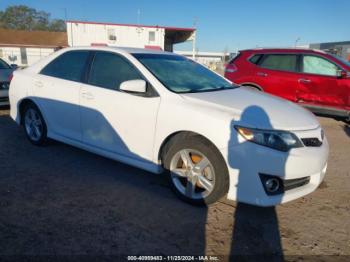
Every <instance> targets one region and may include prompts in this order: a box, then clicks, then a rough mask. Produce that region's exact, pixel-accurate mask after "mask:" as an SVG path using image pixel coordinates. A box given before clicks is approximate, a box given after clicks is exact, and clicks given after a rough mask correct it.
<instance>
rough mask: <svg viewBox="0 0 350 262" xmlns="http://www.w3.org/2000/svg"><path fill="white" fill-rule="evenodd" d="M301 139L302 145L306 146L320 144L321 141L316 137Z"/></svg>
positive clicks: (317, 145)
mask: <svg viewBox="0 0 350 262" xmlns="http://www.w3.org/2000/svg"><path fill="white" fill-rule="evenodd" d="M301 141H303V144H304V146H308V147H319V146H322V141H320V140H319V139H318V138H317V137H311V138H302V139H301Z"/></svg>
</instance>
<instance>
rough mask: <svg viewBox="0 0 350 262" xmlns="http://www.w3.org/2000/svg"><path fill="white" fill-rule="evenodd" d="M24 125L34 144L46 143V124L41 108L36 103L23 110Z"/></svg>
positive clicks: (28, 136)
mask: <svg viewBox="0 0 350 262" xmlns="http://www.w3.org/2000/svg"><path fill="white" fill-rule="evenodd" d="M23 127H24V131H25V133H26V136H27V138H28V140H29V141H30V142H31V143H32V144H34V145H43V144H45V142H46V140H47V128H46V124H45V121H44V118H43V117H42V115H41V113H40V110H39V109H38V107H37V106H35V105H34V104H28V105H27V106H26V107H25V108H24V110H23Z"/></svg>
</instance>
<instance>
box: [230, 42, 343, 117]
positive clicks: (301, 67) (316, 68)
mask: <svg viewBox="0 0 350 262" xmlns="http://www.w3.org/2000/svg"><path fill="white" fill-rule="evenodd" d="M225 77H226V78H228V79H230V80H231V81H233V82H235V83H237V84H240V85H243V86H249V87H252V88H255V89H258V90H260V91H264V92H267V93H270V94H273V95H277V96H280V97H282V98H285V99H288V100H290V101H293V102H297V103H299V104H300V105H303V106H305V107H307V108H309V109H310V110H311V111H313V112H314V113H318V114H322V115H330V116H334V117H338V118H339V117H340V118H345V119H346V120H349V118H350V63H349V62H347V61H345V60H343V59H341V58H339V57H337V56H334V55H331V54H327V53H325V52H322V51H318V50H311V49H252V50H243V51H240V52H239V54H238V55H237V56H236V57H234V58H233V59H232V60H231V61H230V62H229V63H228V65H227V66H226V69H225Z"/></svg>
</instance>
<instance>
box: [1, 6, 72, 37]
mask: <svg viewBox="0 0 350 262" xmlns="http://www.w3.org/2000/svg"><path fill="white" fill-rule="evenodd" d="M0 27H3V28H7V29H15V30H27V31H32V30H46V31H65V30H66V28H65V23H64V21H63V20H61V19H54V20H52V21H51V20H50V14H49V13H47V12H44V11H38V10H36V9H34V8H30V7H28V6H25V5H14V6H9V7H7V8H6V9H5V10H4V11H0Z"/></svg>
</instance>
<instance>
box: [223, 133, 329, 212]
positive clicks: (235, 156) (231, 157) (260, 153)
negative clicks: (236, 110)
mask: <svg viewBox="0 0 350 262" xmlns="http://www.w3.org/2000/svg"><path fill="white" fill-rule="evenodd" d="M313 132H319V130H314V131H313ZM303 135H308V134H303ZM299 137H300V136H299ZM221 152H222V154H223V156H224V157H225V158H226V161H227V166H228V170H229V175H230V187H229V192H228V199H231V200H236V201H238V202H244V203H248V204H252V205H257V206H275V205H278V204H281V203H286V202H289V201H291V200H294V199H297V198H300V197H302V196H305V195H307V194H309V193H311V192H313V191H314V190H316V188H317V187H318V186H319V184H320V183H321V182H322V181H323V178H324V176H325V173H326V169H327V159H328V153H329V145H328V141H327V139H326V138H324V140H323V143H322V145H321V146H319V147H302V148H294V149H292V150H290V151H289V152H280V151H277V150H274V149H271V148H268V147H264V146H260V145H257V144H254V143H251V142H248V141H245V140H243V139H241V138H239V137H237V143H235V144H234V145H233V146H230V147H228V148H226V149H224V150H221ZM259 174H267V175H271V176H276V177H279V178H280V179H281V180H282V181H286V180H291V179H300V178H305V177H309V178H310V180H309V182H308V183H306V184H303V185H301V186H298V187H294V188H292V189H287V190H285V191H284V192H283V193H281V194H277V195H268V194H267V193H266V191H265V189H264V187H263V184H262V181H261V179H260V176H259Z"/></svg>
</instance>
